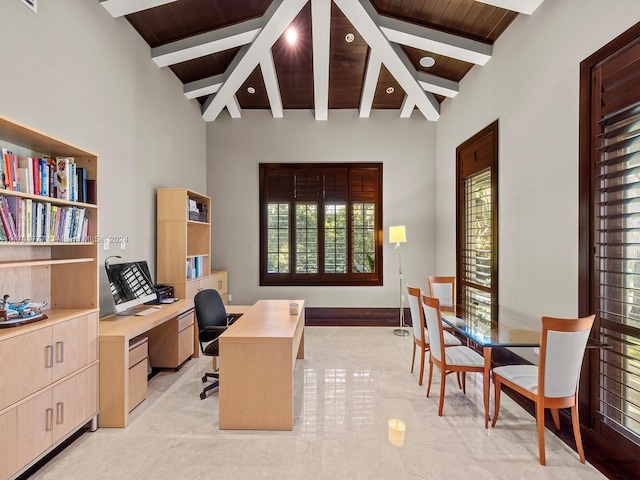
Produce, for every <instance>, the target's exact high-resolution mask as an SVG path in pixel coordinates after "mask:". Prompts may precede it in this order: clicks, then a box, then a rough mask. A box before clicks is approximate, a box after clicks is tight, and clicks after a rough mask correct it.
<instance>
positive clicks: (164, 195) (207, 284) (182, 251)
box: [157, 188, 227, 303]
mask: <svg viewBox="0 0 640 480" xmlns="http://www.w3.org/2000/svg"><path fill="white" fill-rule="evenodd" d="M157 195H158V197H157V254H158V258H157V267H158V268H157V269H158V275H157V276H158V283H160V284H164V285H171V286H173V288H174V295H175V296H176V297H178V298H193V297H194V296H195V294H196V293H198V292H199V291H200V290H203V289H206V288H213V289H216V290H218V291H219V292H220V294H221V296H222V300H223V301H224V302H225V303H226V302H227V295H226V293H227V278H226V271H212V270H211V263H212V262H211V199H210V198H209V197H208V196H206V195H203V194H201V193H198V192H194V191H193V190H189V189H187V188H159V189H158V191H157Z"/></svg>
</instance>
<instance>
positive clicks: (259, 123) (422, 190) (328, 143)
mask: <svg viewBox="0 0 640 480" xmlns="http://www.w3.org/2000/svg"><path fill="white" fill-rule="evenodd" d="M398 113H399V112H397V111H376V112H374V113H373V114H372V116H371V118H369V119H360V118H358V113H357V112H356V111H353V110H341V111H332V112H331V113H330V115H329V120H328V121H325V122H319V121H316V120H314V118H313V114H312V112H309V111H306V110H305V111H300V110H288V111H285V113H284V118H283V119H274V118H273V117H272V116H271V113H270V112H267V111H243V112H242V118H241V119H237V120H234V119H231V118H230V117H229V116H228V115H227V114H226V112H223V114H221V115H220V117H219V118H218V119H217V120H216V121H215V122H211V123H209V124H208V126H207V158H208V167H207V177H208V180H207V185H208V188H209V195H210V196H211V199H212V200H211V203H212V229H213V230H212V257H213V265H214V267H216V268H224V269H227V270H229V293H231V294H232V296H233V302H232V303H236V304H246V303H251V302H254V301H255V300H257V299H259V298H303V299H305V300H306V305H307V306H310V307H397V306H398V304H399V302H400V299H399V294H400V292H399V290H400V285H399V278H398V264H397V256H396V253H395V252H394V250H393V245H390V244H389V243H388V239H387V236H388V230H389V226H390V225H406V228H407V243H405V244H403V245H402V247H401V253H402V266H403V273H404V278H405V281H406V282H409V283H412V284H414V285H416V286H420V287H422V288H426V277H427V275H428V274H429V272H433V271H434V269H435V248H434V246H435V244H434V241H435V236H434V228H433V226H434V223H433V222H434V200H435V197H434V173H435V170H434V155H435V144H434V142H435V124H434V123H432V122H428V121H426V120H425V119H424V117H422V116H421V115H420V114H419V113H418V112H414V114H413V116H412V117H411V118H410V119H400V118H399V116H398ZM261 162H263V163H266V162H273V163H275V162H382V163H383V164H384V165H383V225H384V238H385V243H384V252H383V255H384V264H383V268H384V286H383V287H260V286H259V231H258V227H259V211H258V186H259V185H258V164H259V163H261ZM405 305H406V304H405Z"/></svg>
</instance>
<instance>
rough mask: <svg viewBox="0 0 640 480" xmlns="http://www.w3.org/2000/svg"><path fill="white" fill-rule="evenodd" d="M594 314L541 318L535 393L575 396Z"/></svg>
mask: <svg viewBox="0 0 640 480" xmlns="http://www.w3.org/2000/svg"><path fill="white" fill-rule="evenodd" d="M594 318H595V315H590V316H588V317H583V318H572V319H566V318H551V317H542V333H541V338H540V364H539V371H538V389H539V391H538V394H539V395H544V396H545V397H547V398H564V397H570V396H573V395H575V394H576V392H577V390H578V381H579V377H580V369H581V367H582V359H583V357H584V350H585V348H586V346H587V340H588V338H589V332H590V331H591V327H592V325H593V320H594Z"/></svg>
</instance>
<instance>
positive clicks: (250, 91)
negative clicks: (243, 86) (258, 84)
mask: <svg viewBox="0 0 640 480" xmlns="http://www.w3.org/2000/svg"><path fill="white" fill-rule="evenodd" d="M247 92H248V93H250V94H252V95H253V94H254V93H256V89H255V88H253V87H247Z"/></svg>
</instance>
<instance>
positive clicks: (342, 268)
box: [260, 163, 382, 285]
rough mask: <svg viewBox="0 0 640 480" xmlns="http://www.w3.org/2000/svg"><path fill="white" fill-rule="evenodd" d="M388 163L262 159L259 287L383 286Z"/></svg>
mask: <svg viewBox="0 0 640 480" xmlns="http://www.w3.org/2000/svg"><path fill="white" fill-rule="evenodd" d="M381 206H382V164H379V163H375V164H368V163H367V164H364V163H357V164H314V163H308V164H260V212H261V216H260V285H382V208H381Z"/></svg>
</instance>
